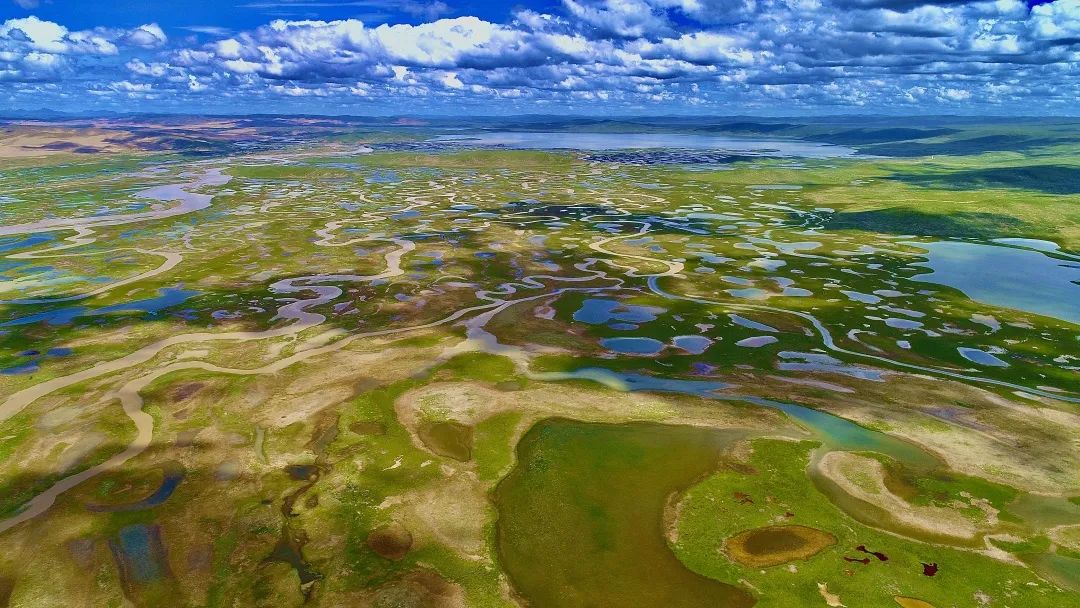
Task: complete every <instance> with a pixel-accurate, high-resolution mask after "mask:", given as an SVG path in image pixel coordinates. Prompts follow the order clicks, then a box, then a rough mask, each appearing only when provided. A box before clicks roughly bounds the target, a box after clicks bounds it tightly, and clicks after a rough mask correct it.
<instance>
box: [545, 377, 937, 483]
mask: <svg viewBox="0 0 1080 608" xmlns="http://www.w3.org/2000/svg"><path fill="white" fill-rule="evenodd" d="M533 377H534V378H536V379H537V380H548V381H557V380H591V381H593V382H597V383H599V384H603V385H604V386H607V387H608V388H612V389H615V390H620V391H655V392H668V393H682V394H685V395H695V396H698V397H704V398H706V399H716V400H722V401H744V402H747V403H752V404H754V405H760V406H762V407H768V408H772V409H775V410H780V411H782V412H784V413H785V414H787V415H788V416H790V417H791V418H793V419H795V420H796V421H797V422H799V423H800V424H802V425H803V426H804V427H806V428H807V429H809V430H810V431H811V432H813V433H814V434H816V435H817V436H818V438H819V439H821V441H822V442H824V443H825V444H827V445H829V446H830V447H833V448H836V449H841V450H848V451H870V452H879V453H881V454H885V455H887V456H890V457H892V458H895V459H896V460H898V461H900V462H903V463H904V464H905V465H908V466H912V467H915V468H933V467H935V466H937V465H938V464H939V463H938V461H937V460H936V459H935V458H934V457H933V456H931V455H930V454H928V453H927V452H924V451H923V450H921V449H919V448H918V447H917V446H915V445H914V444H911V443H908V442H906V441H903V440H900V439H897V438H895V437H891V436H889V435H886V434H884V433H879V432H877V431H873V430H870V429H868V428H866V427H863V426H859V425H858V424H855V423H854V422H851V421H850V420H845V419H844V418H840V417H839V416H833V415H832V414H829V413H827V412H822V411H820V410H815V409H811V408H808V407H803V406H801V405H795V404H793V403H784V402H781V401H773V400H771V399H761V398H759V397H749V396H739V395H732V396H728V395H720V394H717V392H716V391H718V390H720V389H724V388H727V387H728V386H729V385H728V384H726V383H724V382H717V381H713V380H684V379H681V378H663V377H659V376H647V375H644V374H634V373H620V372H615V371H612V370H609V369H605V368H602V367H586V368H582V369H577V370H574V371H570V372H545V373H538V374H534V375H533Z"/></svg>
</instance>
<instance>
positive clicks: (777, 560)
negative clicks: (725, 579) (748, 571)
mask: <svg viewBox="0 0 1080 608" xmlns="http://www.w3.org/2000/svg"><path fill="white" fill-rule="evenodd" d="M834 544H836V537H835V536H833V535H832V534H829V533H828V532H824V531H822V530H818V529H816V528H809V527H807V526H795V525H793V526H766V527H764V528H754V529H753V530H745V531H743V532H740V533H738V534H736V535H735V536H732V537H731V538H729V539H727V540H726V541H724V552H725V553H727V555H728V557H730V558H731V559H733V560H735V561H736V562H739V563H740V564H742V565H744V566H749V567H751V568H764V567H768V566H778V565H780V564H786V563H788V562H791V561H795V560H797V559H807V558H809V557H811V556H813V555H816V554H817V553H818V552H820V551H821V550H822V549H825V548H826V547H830V546H832V545H834Z"/></svg>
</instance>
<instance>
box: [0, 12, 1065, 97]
mask: <svg viewBox="0 0 1080 608" xmlns="http://www.w3.org/2000/svg"><path fill="white" fill-rule="evenodd" d="M38 109H49V110H55V111H64V112H80V113H94V112H104V111H117V112H170V113H172V112H175V113H207V114H238V113H256V112H257V113H305V114H352V115H469V116H477V115H510V114H564V115H598V116H614V115H669V114H670V115H726V116H734V115H773V116H799V115H824V114H894V115H923V114H969V115H1006V116H1007V115H1025V116H1039V115H1071V116H1076V115H1080V0H1053V1H1052V2H1048V1H1046V0H1028V1H1027V2H1025V1H1023V0H992V1H975V2H967V1H964V0H929V1H926V0H538V1H522V2H519V3H517V4H510V3H506V2H485V1H481V0H0V113H2V112H3V111H5V110H7V111H13V110H38Z"/></svg>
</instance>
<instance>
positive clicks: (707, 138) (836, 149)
mask: <svg viewBox="0 0 1080 608" xmlns="http://www.w3.org/2000/svg"><path fill="white" fill-rule="evenodd" d="M435 141H442V142H458V143H462V144H469V145H476V146H501V147H504V148H512V149H517V150H643V149H662V148H676V149H683V150H716V151H722V152H737V153H749V152H756V153H768V154H770V155H774V156H801V157H806V158H829V157H834V156H851V155H853V154H855V153H856V150H854V149H852V148H847V147H844V146H833V145H830V144H819V143H814V142H808V141H800V140H796V139H768V138H765V139H761V138H750V137H727V136H722V135H694V134H689V133H561V132H517V131H490V132H478V133H461V134H457V133H455V134H449V135H440V136H438V137H436V138H435Z"/></svg>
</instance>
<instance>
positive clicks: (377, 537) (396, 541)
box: [367, 522, 413, 561]
mask: <svg viewBox="0 0 1080 608" xmlns="http://www.w3.org/2000/svg"><path fill="white" fill-rule="evenodd" d="M367 545H368V547H371V550H372V551H374V552H375V553H378V554H379V555H380V556H381V557H385V558H386V559H392V560H394V561H397V560H399V559H401V558H403V557H405V555H406V554H407V553H408V552H409V549H411V548H412V545H413V536H412V533H411V532H409V531H408V530H406V529H405V526H402V525H401V524H399V523H397V522H394V523H391V524H387V525H385V526H381V527H378V528H376V529H374V530H372V531H371V534H369V535H368V538H367Z"/></svg>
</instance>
